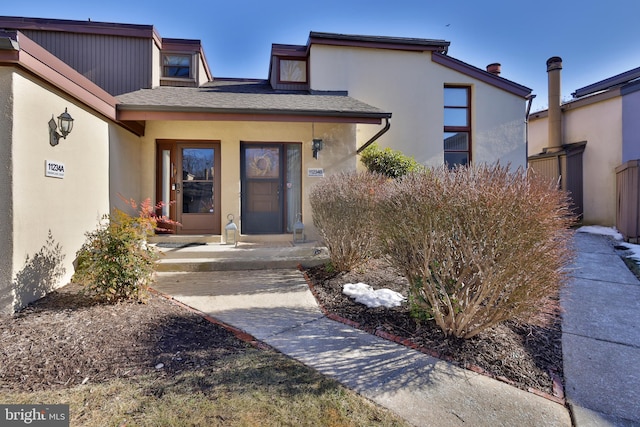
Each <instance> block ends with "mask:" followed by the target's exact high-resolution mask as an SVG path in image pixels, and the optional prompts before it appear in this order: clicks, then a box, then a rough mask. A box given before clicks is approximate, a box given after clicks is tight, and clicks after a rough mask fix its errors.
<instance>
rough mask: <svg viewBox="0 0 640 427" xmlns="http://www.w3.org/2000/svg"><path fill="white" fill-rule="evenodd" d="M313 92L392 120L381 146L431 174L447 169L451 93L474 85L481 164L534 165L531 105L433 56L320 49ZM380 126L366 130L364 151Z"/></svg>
mask: <svg viewBox="0 0 640 427" xmlns="http://www.w3.org/2000/svg"><path fill="white" fill-rule="evenodd" d="M310 67H311V70H310V76H311V86H312V89H315V90H347V91H348V92H349V95H350V96H352V97H354V98H356V99H359V100H361V101H363V102H366V103H368V104H371V105H374V106H376V107H378V108H381V109H383V110H385V111H388V112H391V113H392V114H393V117H392V119H391V129H390V130H389V132H387V133H386V134H385V135H384V136H383V137H382V138H380V140H379V143H380V145H382V146H389V147H392V148H394V149H396V150H400V151H402V152H403V153H404V154H406V155H409V156H413V157H414V158H415V159H416V160H417V161H419V162H420V163H424V164H427V165H431V166H437V165H441V164H442V163H443V162H444V144H443V123H444V89H443V88H444V85H445V84H464V85H470V86H471V91H472V95H471V96H472V105H471V108H472V110H471V113H472V118H471V124H472V150H473V151H472V157H473V160H474V162H488V163H494V162H495V161H500V162H501V163H503V164H506V163H511V164H512V166H513V167H518V166H523V165H525V164H526V148H525V124H524V119H525V117H524V116H525V108H526V105H525V101H524V99H523V98H520V97H518V96H515V95H513V94H510V93H508V92H506V91H503V90H501V89H498V88H496V87H494V86H491V85H488V84H486V83H483V82H480V81H477V80H475V79H473V78H470V77H469V76H466V75H465V74H462V73H459V72H457V71H454V70H452V69H450V68H447V67H444V66H442V65H439V64H436V63H434V62H432V61H431V54H430V53H428V52H427V53H416V52H403V51H394V50H382V49H364V48H349V47H332V46H323V45H312V47H311V61H310ZM379 129H380V127H379V126H371V125H359V126H358V144H359V145H361V144H363V143H365V142H366V141H367V140H368V139H369V138H370V137H371V136H373V135H374V134H375V133H376V132H377V131H378V130H379Z"/></svg>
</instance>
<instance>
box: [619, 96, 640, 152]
mask: <svg viewBox="0 0 640 427" xmlns="http://www.w3.org/2000/svg"><path fill="white" fill-rule="evenodd" d="M639 117H640V91H636V92H632V93H629V94H627V95H624V96H623V97H622V163H626V162H628V161H629V160H636V159H640V120H638V118H639Z"/></svg>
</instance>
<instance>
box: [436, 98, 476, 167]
mask: <svg viewBox="0 0 640 427" xmlns="http://www.w3.org/2000/svg"><path fill="white" fill-rule="evenodd" d="M443 139H444V162H445V164H446V165H448V166H449V167H450V168H452V167H454V166H455V165H469V164H470V163H471V88H470V87H468V86H445V87H444V138H443Z"/></svg>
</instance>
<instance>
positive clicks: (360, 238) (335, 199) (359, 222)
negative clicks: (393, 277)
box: [309, 172, 387, 271]
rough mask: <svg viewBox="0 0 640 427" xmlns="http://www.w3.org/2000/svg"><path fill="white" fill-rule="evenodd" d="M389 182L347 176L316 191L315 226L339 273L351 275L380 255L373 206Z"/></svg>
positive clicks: (341, 175) (339, 176) (355, 174)
mask: <svg viewBox="0 0 640 427" xmlns="http://www.w3.org/2000/svg"><path fill="white" fill-rule="evenodd" d="M386 181H387V178H386V177H384V176H382V175H378V174H373V173H370V172H351V173H349V172H343V173H338V174H335V175H331V176H328V177H326V178H324V179H323V180H322V181H321V182H320V183H319V184H317V185H315V186H314V187H313V188H312V190H311V194H310V196H309V200H310V202H311V209H312V212H313V224H314V225H315V226H316V228H317V229H318V232H319V233H320V236H321V237H322V240H323V241H324V244H325V245H326V246H327V248H328V249H329V256H330V258H331V263H332V266H333V268H334V269H336V270H337V271H350V270H351V269H353V268H355V267H357V266H358V265H361V264H363V263H364V262H365V261H366V260H367V259H369V258H370V257H372V256H375V255H376V254H377V244H376V241H375V239H374V234H375V223H374V220H373V202H374V196H375V194H376V192H377V191H378V190H379V188H380V187H381V186H382V185H384V183H385V182H386Z"/></svg>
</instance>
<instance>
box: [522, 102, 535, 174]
mask: <svg viewBox="0 0 640 427" xmlns="http://www.w3.org/2000/svg"><path fill="white" fill-rule="evenodd" d="M535 97H536V95H535V94H532V93H530V94H529V95H527V97H526V98H525V99H526V100H527V101H528V103H527V112H526V113H525V115H524V131H525V135H524V148H525V153H526V156H527V164H529V115H530V114H531V104H533V100H534V98H535Z"/></svg>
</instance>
